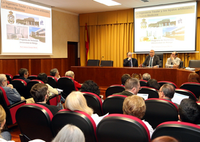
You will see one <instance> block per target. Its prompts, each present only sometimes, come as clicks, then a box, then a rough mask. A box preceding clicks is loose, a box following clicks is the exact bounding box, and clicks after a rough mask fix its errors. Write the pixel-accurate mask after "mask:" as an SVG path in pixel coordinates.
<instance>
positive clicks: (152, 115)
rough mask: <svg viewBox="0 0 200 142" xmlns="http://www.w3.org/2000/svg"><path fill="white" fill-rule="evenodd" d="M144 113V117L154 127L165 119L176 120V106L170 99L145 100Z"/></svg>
mask: <svg viewBox="0 0 200 142" xmlns="http://www.w3.org/2000/svg"><path fill="white" fill-rule="evenodd" d="M145 104H146V113H145V116H144V119H145V120H146V121H147V122H149V124H151V126H152V127H153V128H156V127H157V126H158V125H159V124H160V123H162V122H166V121H178V108H177V106H176V105H175V104H174V103H172V102H171V101H168V100H164V99H157V98H152V99H147V100H145Z"/></svg>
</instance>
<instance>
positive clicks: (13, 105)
mask: <svg viewBox="0 0 200 142" xmlns="http://www.w3.org/2000/svg"><path fill="white" fill-rule="evenodd" d="M20 104H23V105H24V104H26V100H22V101H19V102H17V103H15V104H12V105H10V106H8V108H9V109H11V108H12V107H15V106H17V105H20ZM20 106H21V105H20Z"/></svg>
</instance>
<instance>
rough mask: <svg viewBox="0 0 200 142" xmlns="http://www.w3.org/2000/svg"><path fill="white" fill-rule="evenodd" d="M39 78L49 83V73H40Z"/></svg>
mask: <svg viewBox="0 0 200 142" xmlns="http://www.w3.org/2000/svg"><path fill="white" fill-rule="evenodd" d="M37 78H38V79H39V80H41V81H43V82H44V83H47V81H48V78H47V74H46V73H39V74H38V76H37Z"/></svg>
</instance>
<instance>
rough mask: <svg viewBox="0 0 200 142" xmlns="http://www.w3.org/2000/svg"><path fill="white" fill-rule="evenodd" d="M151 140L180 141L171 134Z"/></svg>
mask: <svg viewBox="0 0 200 142" xmlns="http://www.w3.org/2000/svg"><path fill="white" fill-rule="evenodd" d="M151 142H179V141H178V140H177V139H175V138H173V137H170V136H160V137H157V138H155V139H153V140H152V141H151Z"/></svg>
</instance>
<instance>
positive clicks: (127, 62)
mask: <svg viewBox="0 0 200 142" xmlns="http://www.w3.org/2000/svg"><path fill="white" fill-rule="evenodd" d="M123 66H124V67H138V61H137V59H135V58H132V53H131V52H128V53H127V58H126V59H124V63H123Z"/></svg>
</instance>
